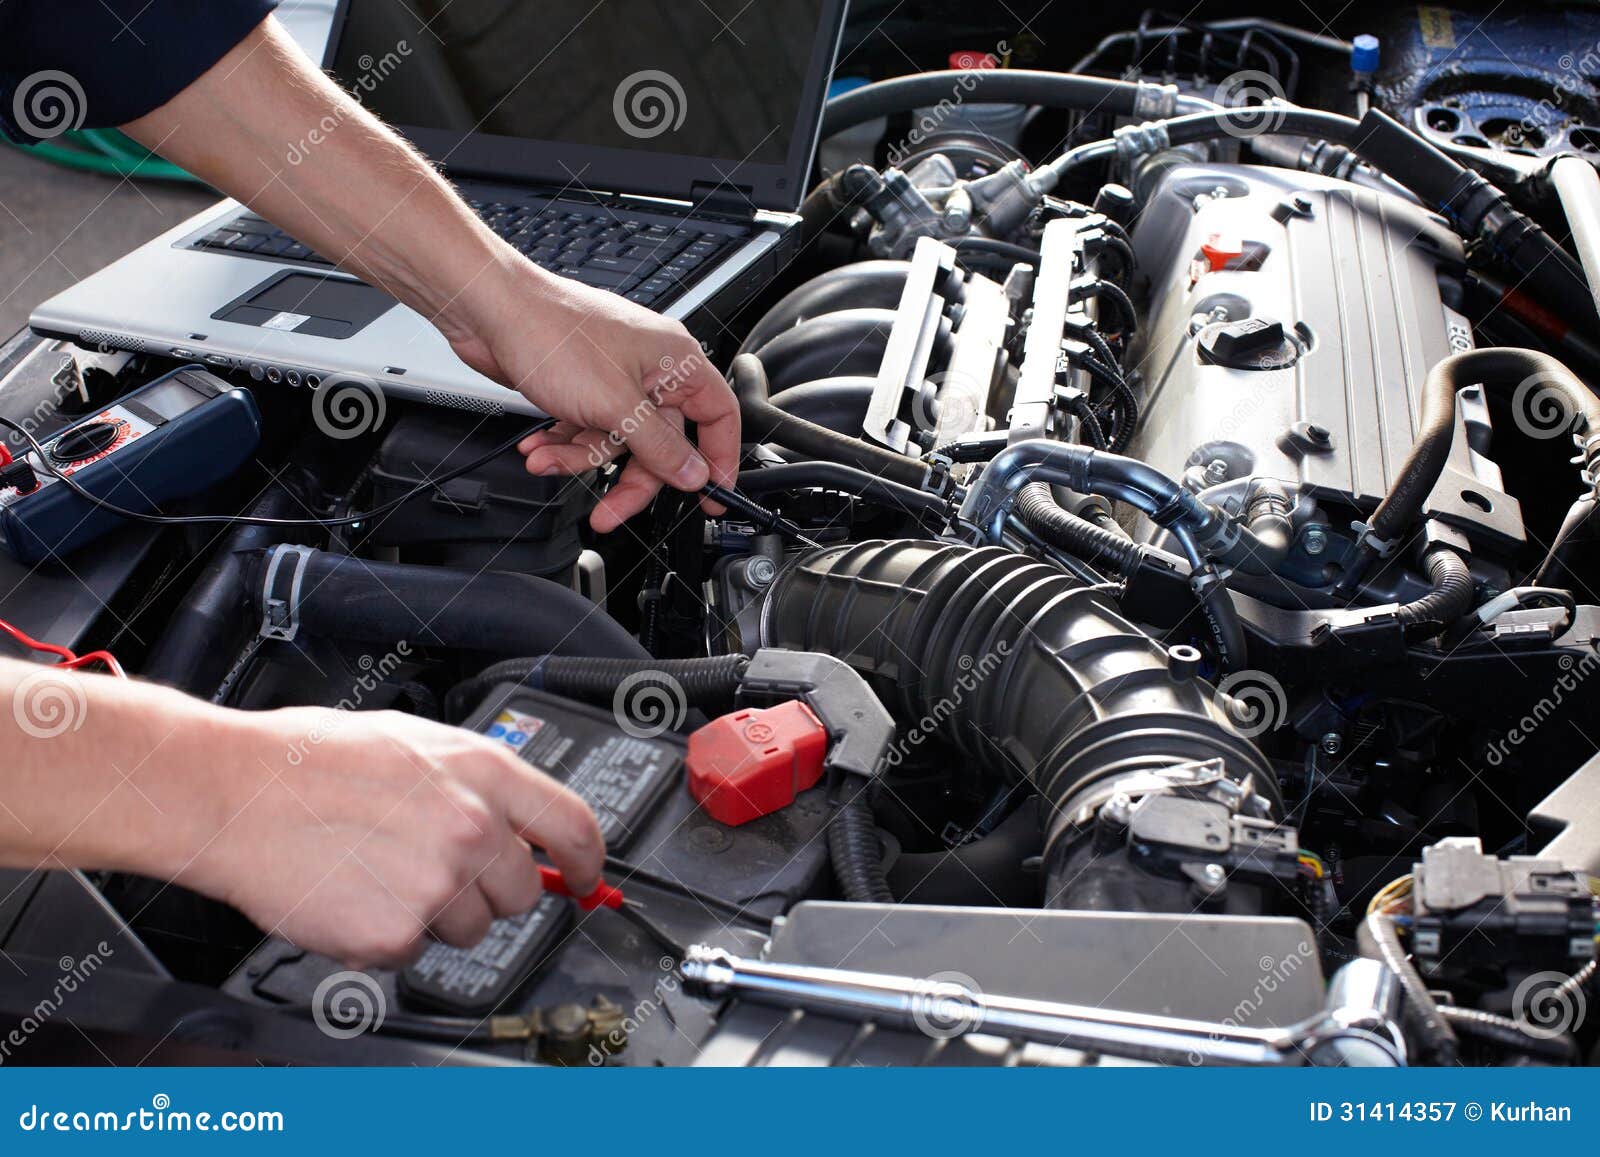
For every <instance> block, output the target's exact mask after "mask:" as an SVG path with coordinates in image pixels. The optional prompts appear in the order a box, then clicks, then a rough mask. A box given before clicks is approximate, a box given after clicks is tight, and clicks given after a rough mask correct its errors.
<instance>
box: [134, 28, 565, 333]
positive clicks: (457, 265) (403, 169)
mask: <svg viewBox="0 0 1600 1157" xmlns="http://www.w3.org/2000/svg"><path fill="white" fill-rule="evenodd" d="M123 128H124V131H126V132H127V133H128V134H129V135H131V136H133V137H134V138H135V139H136V140H138V141H139V142H140V143H141V144H143V145H145V146H146V147H148V148H150V149H153V150H155V151H157V152H160V153H161V154H162V155H164V156H165V157H167V158H168V159H170V160H172V161H174V162H176V163H177V164H179V165H182V166H183V167H184V168H186V169H188V170H189V171H190V172H192V173H194V174H196V175H197V176H200V177H202V178H204V179H205V180H206V181H208V182H210V183H211V184H212V185H215V186H216V187H217V188H219V189H222V190H223V191H224V192H226V193H228V194H229V195H230V196H233V197H235V198H237V199H238V200H240V201H243V202H245V203H246V204H247V205H249V206H250V207H251V208H252V209H254V210H255V211H256V212H258V213H260V214H261V215H262V216H264V217H266V218H268V219H269V220H271V221H272V222H273V223H274V224H276V225H278V226H280V227H281V228H283V229H286V230H288V231H289V232H290V233H291V234H292V235H293V236H295V237H296V238H297V239H299V240H300V241H303V242H304V243H305V244H307V245H309V246H311V247H312V248H313V249H315V250H316V251H317V252H319V253H322V254H323V255H325V256H327V257H328V258H330V259H332V260H335V261H338V262H339V264H340V265H341V266H342V267H344V268H346V269H349V270H351V271H352V272H355V273H357V274H359V275H360V276H362V277H363V278H364V279H366V280H367V281H369V282H370V283H372V284H374V285H377V286H379V287H381V288H383V289H385V290H386V291H388V292H389V293H390V294H392V295H393V296H394V297H396V298H397V299H399V300H400V301H402V302H404V303H405V304H407V305H409V306H411V307H412V308H414V309H416V310H417V311H418V312H419V313H421V314H423V316H425V317H427V318H428V319H429V320H431V321H433V322H434V323H435V324H436V325H439V326H440V328H441V329H443V330H444V331H445V335H446V336H447V337H455V336H457V333H456V332H453V331H454V330H457V329H459V328H460V325H458V324H457V323H456V322H455V320H454V319H455V317H456V315H458V314H459V315H465V314H468V313H470V308H469V307H470V305H471V303H474V302H476V301H477V300H479V299H480V298H482V297H484V296H485V295H492V294H493V293H495V292H496V290H497V287H498V283H499V281H500V280H501V278H502V276H503V275H505V274H506V273H511V274H513V275H515V276H521V277H526V276H528V275H529V274H537V273H538V270H537V268H536V267H535V266H532V265H531V264H529V263H528V262H526V261H525V260H524V259H523V258H522V257H521V256H520V255H518V254H517V253H516V252H515V250H513V249H511V247H510V246H508V245H506V244H505V243H504V242H502V241H501V240H500V239H499V238H497V237H495V235H494V234H493V233H492V232H491V231H490V230H489V229H488V228H487V227H486V226H485V225H484V224H483V223H482V222H481V221H479V220H478V219H477V217H476V216H475V215H474V214H473V213H472V211H471V209H470V208H469V207H468V206H467V205H465V204H464V203H463V202H462V201H461V199H460V198H459V197H457V196H456V195H455V193H454V192H453V190H452V189H451V188H450V186H449V185H448V183H446V182H445V181H444V179H443V178H442V177H440V176H439V174H438V173H437V172H435V171H434V169H433V168H432V167H431V166H430V165H429V164H428V163H427V162H426V161H425V160H424V159H423V158H422V157H421V156H419V155H418V154H417V152H416V151H415V150H414V149H412V148H411V147H410V146H409V145H408V144H406V143H405V142H404V141H402V140H401V139H400V138H399V137H398V136H396V135H395V134H394V133H393V132H391V131H390V130H389V129H388V128H386V127H385V126H384V125H382V124H381V123H380V122H379V121H378V120H377V119H376V118H375V117H373V116H372V115H371V114H370V113H368V112H367V111H366V110H365V109H363V108H362V107H361V105H360V104H359V103H358V102H356V101H355V100H354V99H353V98H352V97H350V96H349V95H348V94H346V93H345V92H344V91H342V90H341V89H340V88H339V87H338V86H337V85H336V84H334V83H333V82H332V81H331V80H329V79H328V78H327V77H326V76H324V75H323V74H322V73H321V72H320V71H318V70H317V68H316V67H315V66H314V65H313V64H312V63H311V62H310V61H309V60H308V59H306V57H305V55H304V53H302V52H301V51H300V50H299V48H298V47H297V46H296V45H295V43H294V42H293V40H292V39H291V38H290V37H289V35H288V34H287V33H285V32H284V31H283V30H282V28H281V27H280V26H279V25H278V23H277V22H276V21H275V20H273V19H271V18H269V19H267V20H266V21H263V22H262V24H261V25H260V26H259V27H258V28H256V30H255V31H254V32H252V33H251V34H250V35H249V36H247V37H246V38H245V39H244V40H243V41H242V42H240V43H239V45H237V46H236V47H235V48H234V49H233V50H232V51H231V52H229V53H228V55H226V56H224V57H223V58H222V59H221V60H220V61H218V62H217V64H216V65H214V66H213V67H212V68H211V69H210V70H208V71H207V72H206V73H205V74H204V75H202V76H201V77H200V78H199V79H198V80H196V81H195V82H194V83H193V84H191V85H190V86H189V87H188V88H186V89H185V90H184V91H183V92H181V93H179V94H178V95H177V96H176V97H174V98H173V99H172V100H171V101H169V102H167V104H165V105H163V106H162V107H161V108H159V109H157V110H156V111H154V112H152V113H150V114H148V115H147V116H144V117H141V118H140V119H139V120H136V121H133V122H131V123H130V124H127V125H125V126H123ZM463 324H464V322H463Z"/></svg>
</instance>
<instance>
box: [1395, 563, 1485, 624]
mask: <svg viewBox="0 0 1600 1157" xmlns="http://www.w3.org/2000/svg"><path fill="white" fill-rule="evenodd" d="M1423 565H1424V566H1425V567H1426V568H1427V571H1428V578H1429V580H1430V582H1431V583H1432V584H1433V589H1432V590H1430V591H1429V592H1428V593H1427V594H1425V595H1423V596H1422V597H1421V598H1420V599H1417V600H1416V601H1415V602H1410V603H1404V604H1402V605H1401V606H1400V607H1399V608H1398V609H1396V611H1395V617H1396V618H1397V619H1399V620H1400V624H1401V627H1402V628H1403V629H1404V630H1405V634H1406V638H1407V639H1431V638H1433V637H1434V636H1435V635H1437V634H1439V633H1440V632H1442V631H1444V630H1445V628H1447V627H1449V626H1451V625H1452V624H1454V623H1455V622H1456V621H1457V620H1459V619H1460V618H1461V617H1462V616H1463V615H1465V614H1466V613H1467V611H1468V610H1470V609H1471V608H1472V597H1473V593H1474V592H1475V591H1476V589H1477V587H1476V585H1475V584H1474V583H1473V581H1472V570H1471V569H1470V568H1469V567H1468V566H1467V564H1466V561H1465V560H1464V559H1462V557H1461V556H1460V555H1459V554H1457V553H1456V552H1455V551H1453V550H1448V549H1446V548H1444V547H1436V548H1435V549H1433V550H1431V551H1429V552H1428V556H1427V558H1426V559H1424V560H1423Z"/></svg>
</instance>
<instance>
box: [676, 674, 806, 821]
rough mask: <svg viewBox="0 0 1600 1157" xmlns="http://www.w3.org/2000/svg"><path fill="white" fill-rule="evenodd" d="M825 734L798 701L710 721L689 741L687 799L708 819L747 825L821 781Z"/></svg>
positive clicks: (789, 802)
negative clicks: (704, 812)
mask: <svg viewBox="0 0 1600 1157" xmlns="http://www.w3.org/2000/svg"><path fill="white" fill-rule="evenodd" d="M827 754H828V731H827V728H825V727H824V726H823V725H822V722H821V720H819V719H818V718H817V717H816V716H815V715H814V714H812V712H811V708H809V707H807V706H806V705H805V704H804V703H801V702H800V701H799V700H798V699H794V700H790V701H789V702H787V703H780V704H778V705H777V706H776V707H762V708H747V709H745V710H743V711H735V712H733V713H732V714H729V715H724V716H722V717H721V718H719V719H713V720H712V721H711V722H710V723H707V724H706V725H705V726H704V727H702V728H700V729H699V730H698V731H696V732H695V733H694V734H692V735H691V736H689V752H688V757H687V761H686V762H687V764H688V769H689V794H690V795H692V796H693V797H694V798H695V800H696V802H698V803H699V804H700V806H701V807H703V808H705V810H706V812H707V814H709V815H710V816H711V818H712V819H715V820H718V821H720V822H722V823H725V824H728V825H729V826H736V825H738V824H742V823H748V822H749V821H750V820H753V819H760V818H761V817H762V816H765V815H771V814H772V813H773V812H775V811H777V810H778V809H780V808H784V807H788V806H789V805H790V804H791V803H793V802H794V798H795V796H797V795H799V794H800V793H801V792H803V791H805V790H806V789H807V788H810V787H814V786H815V785H816V782H817V780H819V779H821V778H822V762H823V759H824V758H825V757H826V756H827Z"/></svg>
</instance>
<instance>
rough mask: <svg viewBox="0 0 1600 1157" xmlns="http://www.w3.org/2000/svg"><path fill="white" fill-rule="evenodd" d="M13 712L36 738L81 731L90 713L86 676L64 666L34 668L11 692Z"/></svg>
mask: <svg viewBox="0 0 1600 1157" xmlns="http://www.w3.org/2000/svg"><path fill="white" fill-rule="evenodd" d="M11 714H12V717H13V718H15V719H16V721H17V726H18V727H20V728H21V729H22V731H23V733H24V734H26V735H31V736H33V738H35V739H55V738H56V737H57V736H60V735H65V734H67V732H69V731H77V730H79V729H80V728H81V727H82V726H83V723H84V720H85V719H87V718H88V715H89V697H88V695H87V694H86V693H85V692H84V689H83V679H82V678H81V677H80V676H79V675H78V673H77V672H75V671H67V670H63V669H61V668H60V667H40V668H39V669H38V670H36V671H30V672H29V673H28V674H26V675H24V676H23V677H22V678H21V679H20V680H19V681H18V682H17V686H16V689H15V690H14V691H13V692H12V694H11Z"/></svg>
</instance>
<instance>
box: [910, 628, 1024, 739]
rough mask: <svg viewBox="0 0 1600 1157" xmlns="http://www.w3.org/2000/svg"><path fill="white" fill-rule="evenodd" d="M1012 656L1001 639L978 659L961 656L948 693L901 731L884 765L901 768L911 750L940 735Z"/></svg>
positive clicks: (1007, 645) (1009, 648) (1009, 646)
mask: <svg viewBox="0 0 1600 1157" xmlns="http://www.w3.org/2000/svg"><path fill="white" fill-rule="evenodd" d="M1010 653H1011V644H1010V643H1008V642H1006V641H1004V640H1001V641H1000V642H998V643H996V644H995V645H994V649H993V650H990V651H987V652H985V653H984V654H983V655H981V656H979V657H978V658H977V659H974V658H973V657H972V656H971V655H962V656H961V657H960V658H959V659H957V660H956V670H957V672H958V673H957V674H956V676H955V678H954V679H953V680H952V681H951V683H950V689H949V692H948V693H947V694H945V695H941V696H940V697H939V698H938V699H936V700H935V701H934V702H933V703H932V704H930V705H929V707H928V709H927V710H926V711H925V712H923V713H922V716H921V718H919V719H914V720H912V721H911V723H909V724H908V725H907V726H905V727H903V728H901V729H900V734H899V735H898V736H897V737H896V738H895V741H894V743H893V744H891V745H890V747H889V750H888V751H887V752H885V753H884V756H883V762H884V766H885V767H899V766H900V765H901V764H902V763H904V762H905V760H906V759H907V757H909V756H910V754H911V753H912V751H914V750H915V749H916V748H917V747H919V746H921V745H922V744H923V743H925V742H927V741H928V740H929V739H932V738H933V737H934V736H936V735H937V734H939V732H940V731H941V730H942V729H943V727H944V725H945V722H946V721H947V720H948V719H949V718H950V717H951V716H952V715H954V714H955V713H956V712H957V711H958V710H959V709H960V708H961V705H962V704H963V703H965V702H966V700H967V696H969V695H971V694H972V693H973V692H974V691H976V690H977V689H978V686H979V685H980V684H981V683H982V682H983V681H984V680H985V679H987V678H988V677H989V676H990V675H992V674H993V673H994V671H995V669H996V668H998V667H999V666H1000V664H1001V663H1002V662H1004V660H1005V658H1006V656H1007V655H1009V654H1010Z"/></svg>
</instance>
